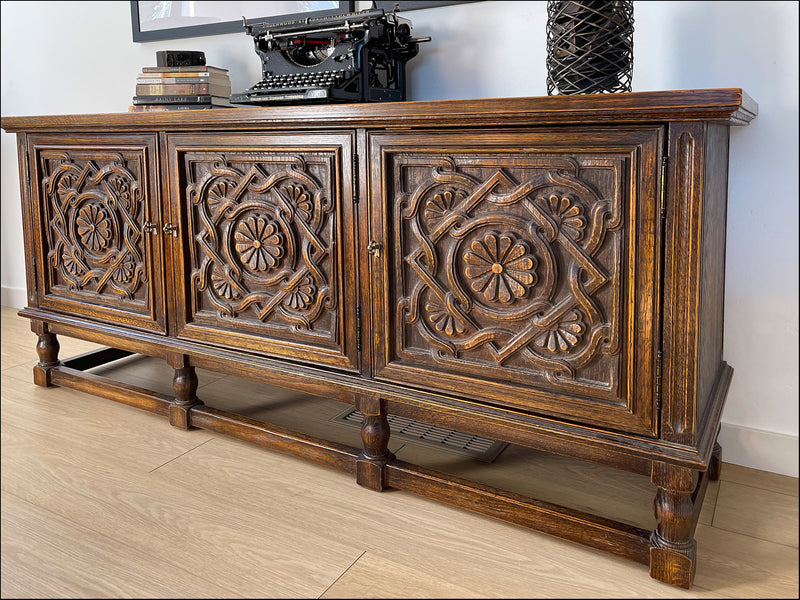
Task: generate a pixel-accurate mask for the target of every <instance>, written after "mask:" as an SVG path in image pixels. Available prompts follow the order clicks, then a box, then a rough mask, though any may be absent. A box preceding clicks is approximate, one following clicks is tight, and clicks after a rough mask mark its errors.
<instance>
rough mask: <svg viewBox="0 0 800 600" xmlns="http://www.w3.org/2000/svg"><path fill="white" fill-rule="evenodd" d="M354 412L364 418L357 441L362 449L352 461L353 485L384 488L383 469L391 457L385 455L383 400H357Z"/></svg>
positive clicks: (386, 428) (386, 425) (386, 437)
mask: <svg viewBox="0 0 800 600" xmlns="http://www.w3.org/2000/svg"><path fill="white" fill-rule="evenodd" d="M356 409H357V410H358V411H359V412H360V413H361V414H363V415H364V421H363V422H362V423H361V440H362V441H363V443H364V449H363V450H362V451H361V454H359V456H358V459H357V460H356V482H357V483H358V484H359V485H362V486H364V487H367V488H369V489H371V490H375V491H378V492H380V491H381V490H384V489H386V485H385V477H384V472H385V470H384V468H385V466H386V463H388V462H389V461H390V460H392V459H393V458H394V455H393V454H392V453H391V452H389V435H390V433H391V431H390V429H389V420H388V418H387V416H386V407H385V405H384V402H383V400H380V399H378V398H359V399H357V400H356Z"/></svg>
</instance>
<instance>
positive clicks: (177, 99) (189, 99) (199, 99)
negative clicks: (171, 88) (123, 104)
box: [133, 94, 213, 104]
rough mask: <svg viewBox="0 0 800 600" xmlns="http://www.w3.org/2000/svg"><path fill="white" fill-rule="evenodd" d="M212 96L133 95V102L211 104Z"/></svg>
mask: <svg viewBox="0 0 800 600" xmlns="http://www.w3.org/2000/svg"><path fill="white" fill-rule="evenodd" d="M211 98H212V96H210V95H208V94H200V95H197V96H188V95H181V96H164V95H161V96H134V97H133V103H134V104H212V103H213V101H212V99H211Z"/></svg>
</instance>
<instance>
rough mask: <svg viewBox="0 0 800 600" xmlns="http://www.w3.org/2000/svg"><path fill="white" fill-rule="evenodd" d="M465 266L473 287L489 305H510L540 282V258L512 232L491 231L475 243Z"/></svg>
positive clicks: (466, 257)
mask: <svg viewBox="0 0 800 600" xmlns="http://www.w3.org/2000/svg"><path fill="white" fill-rule="evenodd" d="M464 263H465V264H466V267H465V269H464V274H465V276H466V278H467V280H468V281H469V284H470V287H471V288H472V289H473V291H475V292H478V293H480V294H481V295H482V296H483V298H484V299H485V300H486V301H488V302H501V303H503V304H510V303H511V302H513V301H514V300H516V299H517V298H522V297H523V296H525V295H526V294H527V292H528V289H530V287H531V286H533V285H534V284H535V283H536V272H535V269H536V259H535V258H534V257H533V256H532V255H531V254H529V252H528V247H527V245H526V244H525V242H524V241H521V240H518V239H517V238H516V236H514V235H513V234H511V233H502V234H501V233H497V232H491V233H487V234H486V235H485V236H483V238H482V239H477V240H473V242H472V244H471V245H470V249H469V250H467V252H466V253H465V254H464Z"/></svg>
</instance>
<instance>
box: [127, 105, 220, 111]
mask: <svg viewBox="0 0 800 600" xmlns="http://www.w3.org/2000/svg"><path fill="white" fill-rule="evenodd" d="M211 108H218V107H216V106H214V105H213V104H137V105H134V106H129V107H128V112H165V111H175V110H204V109H211Z"/></svg>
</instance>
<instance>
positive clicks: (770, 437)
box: [719, 423, 798, 477]
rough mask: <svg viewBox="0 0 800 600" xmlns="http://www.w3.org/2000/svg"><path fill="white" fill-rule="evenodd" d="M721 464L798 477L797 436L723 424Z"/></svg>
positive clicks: (720, 436)
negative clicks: (731, 464)
mask: <svg viewBox="0 0 800 600" xmlns="http://www.w3.org/2000/svg"><path fill="white" fill-rule="evenodd" d="M719 443H720V445H721V446H722V460H723V462H728V463H733V464H735V465H741V466H743V467H750V468H752V469H760V470H761V471H769V472H771V473H780V474H781V475H789V476H791V477H797V476H798V468H797V461H798V451H797V448H798V437H797V436H796V435H786V434H783V433H775V432H774V431H766V430H764V429H753V428H751V427H743V426H741V425H732V424H730V423H722V428H721V429H720V432H719Z"/></svg>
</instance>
